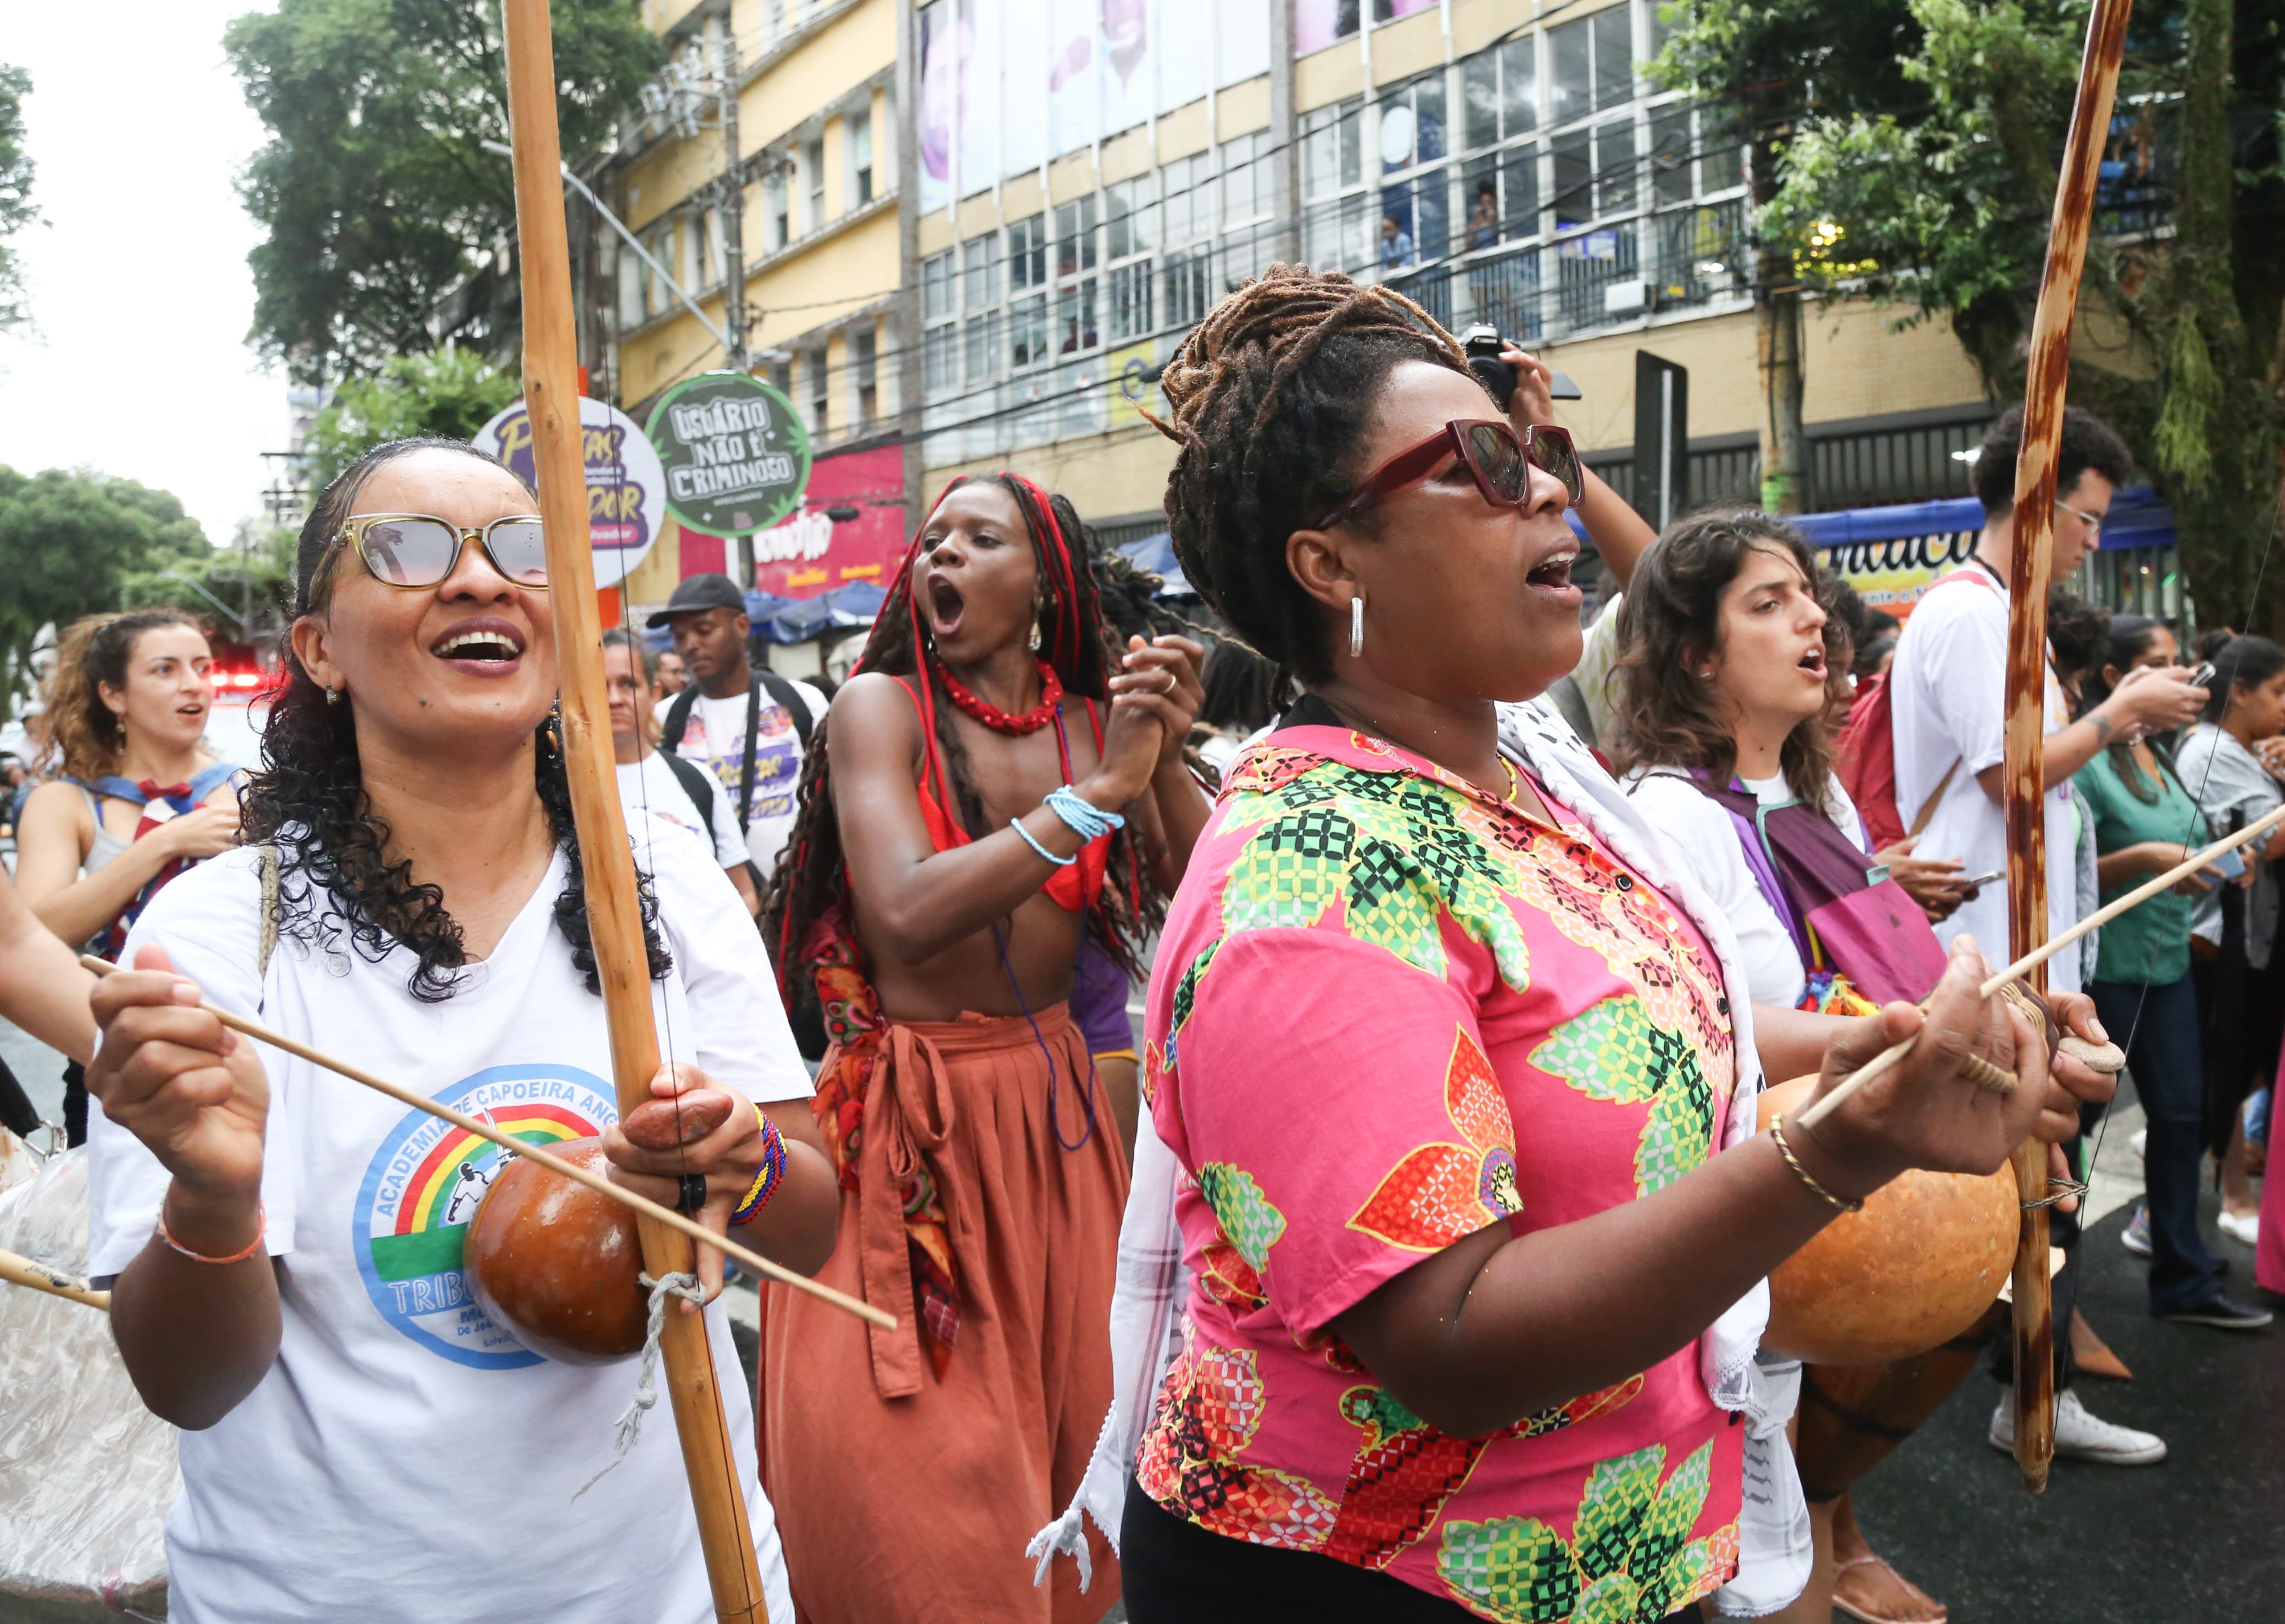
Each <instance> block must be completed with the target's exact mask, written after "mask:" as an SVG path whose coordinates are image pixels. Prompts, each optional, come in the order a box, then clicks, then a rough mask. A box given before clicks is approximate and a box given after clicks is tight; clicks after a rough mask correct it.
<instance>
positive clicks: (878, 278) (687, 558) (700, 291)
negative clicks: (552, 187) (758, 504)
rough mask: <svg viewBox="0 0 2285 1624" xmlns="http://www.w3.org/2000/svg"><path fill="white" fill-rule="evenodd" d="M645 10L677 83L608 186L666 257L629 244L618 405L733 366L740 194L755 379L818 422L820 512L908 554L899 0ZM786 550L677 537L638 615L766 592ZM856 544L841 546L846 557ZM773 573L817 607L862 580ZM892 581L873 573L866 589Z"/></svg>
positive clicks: (621, 304) (615, 368) (670, 533)
mask: <svg viewBox="0 0 2285 1624" xmlns="http://www.w3.org/2000/svg"><path fill="white" fill-rule="evenodd" d="M640 12H641V15H642V18H643V20H644V21H645V22H646V23H647V24H648V25H649V26H650V27H652V28H653V29H654V30H656V32H657V34H658V35H659V36H660V38H661V40H662V42H663V43H664V44H665V46H666V48H667V51H668V55H669V58H670V62H671V66H670V67H669V68H668V70H667V71H666V73H665V74H664V75H661V77H660V79H659V81H658V82H656V84H655V85H654V86H653V87H652V88H651V90H649V91H648V93H647V94H646V96H645V100H644V109H643V116H642V117H641V118H640V122H632V123H631V126H630V128H629V129H628V131H627V133H626V135H625V136H624V138H623V140H622V142H621V145H620V150H619V153H618V154H617V155H616V158H615V159H614V160H613V161H612V163H611V164H610V166H609V170H608V172H607V175H606V177H605V184H604V185H603V186H602V187H601V188H600V189H601V190H602V191H603V192H604V195H605V197H606V199H607V200H609V202H610V204H611V207H612V208H614V209H615V210H616V212H617V213H618V215H619V216H620V218H621V219H622V220H624V222H625V223H626V224H627V226H628V227H629V228H630V229H631V230H632V232H633V234H634V235H635V236H636V237H637V238H638V239H640V241H641V243H642V245H643V247H644V249H645V250H646V251H647V253H648V262H647V261H646V260H645V258H644V256H643V255H639V254H637V253H636V252H634V251H633V249H632V248H631V247H628V246H627V245H625V244H624V243H623V242H620V241H618V240H616V239H612V240H611V242H610V245H609V252H608V254H607V256H606V267H607V271H608V282H607V284H606V285H607V286H613V287H615V296H613V297H611V298H610V299H609V310H607V311H606V312H605V314H606V325H607V328H608V332H609V340H608V343H607V345H606V353H607V356H608V365H607V368H606V372H607V376H606V378H605V379H604V381H603V383H602V386H601V387H602V390H603V392H605V393H607V394H609V396H613V397H614V398H616V401H617V403H618V404H620V406H621V407H622V408H623V409H624V410H625V411H627V412H630V413H631V414H632V416H633V417H634V418H635V419H636V420H638V421H643V420H646V419H647V418H648V413H649V412H650V409H651V407H652V406H653V404H655V403H656V401H657V400H658V398H659V397H660V396H661V395H663V394H664V392H665V391H666V390H668V389H670V388H672V387H673V386H674V385H676V384H677V383H679V382H681V381H684V380H686V379H688V378H692V377H695V376H697V375H698V374H699V373H704V372H708V371H712V370H718V369H720V368H722V367H724V366H725V365H728V364H729V361H730V357H728V356H727V355H726V347H725V344H724V341H723V340H724V337H726V336H728V328H729V325H730V312H729V306H730V303H731V301H730V300H729V298H728V294H729V292H730V286H731V282H730V269H729V268H730V263H731V260H732V254H731V247H732V240H733V238H732V222H731V221H730V219H729V218H728V214H727V210H726V204H727V203H728V202H729V200H730V197H731V190H730V188H731V186H732V185H733V184H734V186H735V197H736V200H737V203H738V205H739V208H738V211H737V212H738V216H739V218H738V220H737V222H736V224H735V242H736V246H737V247H738V249H739V250H740V252H739V255H738V257H739V258H740V260H742V279H741V280H742V288H743V309H742V316H743V324H742V325H743V329H744V331H743V333H742V337H743V341H744V348H745V349H746V352H747V357H748V365H747V370H749V371H750V372H751V373H754V374H755V375H756V376H758V377H760V378H762V379H764V380H766V381H768V382H770V383H773V384H774V385H775V386H776V387H777V388H779V389H781V391H783V393H784V394H785V395H786V396H787V397H788V398H789V400H791V401H792V402H793V403H794V404H795V405H796V407H797V409H798V411H799V412H800V413H801V415H802V418H803V420H804V421H805V424H806V426H807V428H808V430H809V435H810V439H811V446H812V451H813V457H814V458H815V462H814V464H813V475H812V481H811V487H812V493H813V505H814V506H817V507H818V508H819V512H820V514H821V512H822V508H823V506H824V505H825V504H826V503H827V502H828V500H831V501H839V500H841V499H843V498H850V499H852V501H853V502H854V503H855V505H857V506H859V507H860V513H861V514H862V517H861V518H860V521H858V525H859V528H860V529H865V530H882V531H883V532H884V533H886V534H890V535H894V536H897V537H901V535H902V532H903V529H904V519H903V507H902V502H903V485H904V476H903V473H902V468H901V459H902V455H903V453H902V450H901V439H900V437H899V431H898V428H897V424H898V420H899V415H900V413H901V411H902V406H903V401H902V396H901V393H900V379H899V373H898V370H897V364H896V358H895V357H896V351H897V348H898V341H897V338H896V333H897V330H898V326H897V318H896V309H897V304H898V299H899V286H900V285H901V283H902V282H903V280H904V277H903V275H902V270H903V264H904V259H903V255H902V250H901V246H900V235H899V226H900V218H899V200H900V196H901V192H900V188H899V178H900V177H899V141H898V138H897V133H896V132H897V130H898V128H899V119H898V108H897V69H898V62H899V44H898V41H899V28H900V26H901V24H902V21H903V12H902V11H901V8H900V6H899V0H641V6H640ZM733 100H734V108H735V153H734V157H733V153H732V149H731V138H732V137H731V130H730V128H729V122H728V118H727V117H726V114H727V112H728V104H730V103H731V102H732V101H733ZM733 163H734V165H735V181H734V183H733V182H732V181H730V180H728V179H726V177H728V176H729V175H730V174H731V172H732V166H733ZM654 263H655V266H656V269H655V268H654ZM658 271H664V272H665V273H666V274H665V276H661V275H660V274H658ZM669 277H671V279H672V280H673V282H674V283H678V284H679V285H680V287H681V289H682V290H683V292H684V293H686V294H687V295H688V300H689V303H691V304H695V306H696V307H697V310H698V311H700V312H702V313H703V317H704V318H705V319H704V320H703V321H702V320H701V319H700V318H699V316H697V315H694V314H693V313H692V311H691V310H690V309H689V308H688V305H687V304H686V303H685V302H684V300H683V298H682V297H680V296H679V295H678V294H677V293H676V291H675V289H674V287H673V286H670V284H669V282H668V280H667V279H668V278H669ZM804 518H814V520H815V522H816V524H818V525H824V524H827V523H828V521H825V520H824V519H822V518H821V517H820V516H817V515H812V514H809V513H808V512H807V509H806V508H805V511H804V513H803V514H797V521H799V520H801V519H804ZM798 529H799V525H798V523H795V524H790V525H789V527H788V531H787V533H788V534H791V533H793V531H795V530H798ZM778 535H779V533H778V532H763V533H762V534H761V535H760V536H758V537H751V538H742V537H731V538H728V539H727V540H725V539H724V538H720V537H705V536H700V535H697V534H696V533H695V532H691V531H688V530H684V529H682V527H680V526H679V525H674V524H671V523H670V524H669V525H668V527H667V530H666V534H665V535H664V536H663V537H662V538H661V540H660V542H659V544H658V545H657V546H656V548H655V549H654V550H653V552H652V553H651V555H650V557H649V558H648V560H646V561H645V562H644V564H643V565H642V567H641V568H640V569H638V570H636V571H635V572H634V573H633V574H632V576H630V577H629V578H628V583H627V592H628V595H629V598H630V599H631V600H632V601H633V602H634V603H636V604H639V605H640V604H648V603H656V602H659V601H663V600H664V599H665V598H666V597H667V595H668V594H669V593H670V592H671V591H672V590H673V586H674V584H675V582H676V581H678V580H679V579H680V578H681V577H684V576H686V575H690V574H694V573H696V572H697V571H698V570H701V569H723V570H726V571H727V572H728V573H729V574H731V575H732V576H733V577H734V578H735V579H737V580H738V581H739V582H740V583H741V584H742V585H752V584H754V582H755V579H756V565H757V563H758V562H761V563H763V564H764V565H765V566H766V565H767V564H768V563H769V561H771V560H772V559H773V558H780V559H781V558H782V554H783V553H784V552H785V550H786V547H788V546H791V545H793V544H791V543H787V544H785V545H780V543H779V541H778V539H777V537H778ZM847 540H848V531H847V530H840V531H838V532H837V533H836V548H835V551H836V552H840V551H844V550H845V547H844V545H841V544H845V543H846V541H847ZM797 550H798V549H797ZM814 550H815V549H814V548H812V549H809V551H814ZM878 550H879V549H878V548H877V547H876V548H875V549H874V551H875V552H876V553H877V551H878ZM821 562H822V561H821ZM765 573H766V574H769V575H770V576H771V578H772V581H773V584H783V583H785V582H787V581H791V583H792V590H793V591H794V592H797V593H807V592H815V591H819V590H822V589H825V588H827V587H829V586H832V585H836V584H845V582H844V581H842V580H836V579H828V578H827V577H826V575H825V574H824V573H823V571H822V570H821V569H817V568H812V569H791V570H784V569H781V570H777V571H774V572H771V571H768V570H767V569H765ZM878 574H879V561H878V560H877V558H872V559H869V560H868V563H867V564H864V565H859V566H856V567H855V568H854V569H852V571H851V572H850V575H849V578H851V579H858V578H873V577H877V575H878Z"/></svg>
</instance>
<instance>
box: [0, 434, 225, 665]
mask: <svg viewBox="0 0 2285 1624" xmlns="http://www.w3.org/2000/svg"><path fill="white" fill-rule="evenodd" d="M211 552H212V549H211V548H209V547H208V545H207V537H206V532H205V531H204V530H200V528H199V523H198V521H197V520H195V519H192V518H190V517H188V516H187V515H186V514H184V512H183V505H182V504H181V503H180V502H178V501H177V500H176V499H175V498H173V497H172V496H169V494H168V493H167V492H165V491H163V490H151V489H150V488H149V487H148V486H145V485H139V484H137V483H136V482H134V481H133V480H131V479H113V478H111V477H109V476H108V475H102V474H93V473H89V472H87V471H85V470H75V471H72V472H66V471H65V470H63V469H60V468H51V469H49V470H48V471H47V472H46V473H44V474H36V475H27V474H19V473H18V472H16V471H15V470H14V469H13V468H9V467H0V581H5V582H7V584H8V586H7V590H6V591H5V592H0V702H7V703H9V704H10V705H12V704H13V702H14V701H15V700H16V699H17V698H18V697H19V696H20V695H21V694H23V693H24V692H25V691H26V690H27V689H28V687H29V686H30V683H29V680H28V675H27V673H28V671H29V659H30V655H31V652H32V644H33V641H34V639H35V638H36V637H37V636H38V635H39V631H40V628H41V627H42V626H43V625H46V624H49V623H51V622H52V623H54V624H57V625H59V626H60V625H63V624H66V623H67V622H69V621H72V620H75V619H76V618H77V617H78V616H82V615H88V614H93V613H95V612H96V611H98V610H100V609H113V608H119V607H120V605H121V601H122V599H121V585H122V582H123V581H124V579H125V578H126V577H128V576H129V575H130V573H133V572H137V571H149V570H155V569H169V568H178V567H180V565H182V564H183V563H185V562H192V561H201V560H203V559H205V558H206V557H207V556H208V554H209V553H211Z"/></svg>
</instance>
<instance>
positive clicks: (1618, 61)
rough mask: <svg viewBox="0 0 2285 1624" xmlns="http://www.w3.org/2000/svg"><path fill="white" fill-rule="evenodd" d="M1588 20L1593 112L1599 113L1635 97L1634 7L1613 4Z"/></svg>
mask: <svg viewBox="0 0 2285 1624" xmlns="http://www.w3.org/2000/svg"><path fill="white" fill-rule="evenodd" d="M1588 23H1589V24H1590V26H1591V27H1593V28H1594V30H1595V110H1596V111H1597V112H1598V113H1599V112H1601V111H1602V110H1603V109H1604V108H1606V107H1615V106H1618V105H1619V104H1620V103H1621V102H1622V101H1630V100H1632V99H1633V98H1634V93H1635V66H1634V59H1635V35H1634V8H1633V6H1632V5H1614V6H1613V7H1612V8H1611V9H1610V10H1609V11H1607V12H1596V13H1595V14H1594V15H1593V16H1592V17H1590V18H1589V19H1588Z"/></svg>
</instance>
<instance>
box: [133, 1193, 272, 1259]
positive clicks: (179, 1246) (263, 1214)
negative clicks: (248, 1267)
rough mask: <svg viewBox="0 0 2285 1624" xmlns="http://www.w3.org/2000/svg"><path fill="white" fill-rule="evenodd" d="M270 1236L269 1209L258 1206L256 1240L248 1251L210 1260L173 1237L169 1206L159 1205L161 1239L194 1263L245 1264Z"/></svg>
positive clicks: (255, 1211) (256, 1206) (247, 1247)
mask: <svg viewBox="0 0 2285 1624" xmlns="http://www.w3.org/2000/svg"><path fill="white" fill-rule="evenodd" d="M269 1234H270V1213H269V1212H268V1210H267V1209H265V1208H264V1207H263V1206H261V1205H260V1204H256V1205H255V1209H254V1238H253V1239H252V1240H251V1241H249V1242H247V1244H246V1250H245V1251H234V1252H232V1253H231V1254H230V1256H228V1257H227V1258H209V1257H208V1256H207V1255H206V1254H205V1253H204V1252H199V1251H192V1250H191V1249H190V1248H189V1247H187V1246H185V1245H184V1244H183V1243H182V1242H180V1241H178V1240H177V1239H176V1238H175V1237H174V1236H172V1235H170V1234H169V1233H168V1232H167V1204H166V1203H165V1202H163V1201H161V1203H160V1204H159V1238H160V1239H161V1240H162V1241H164V1242H166V1243H167V1244H168V1245H169V1246H170V1247H172V1248H173V1249H174V1250H175V1251H178V1252H180V1253H182V1255H183V1256H185V1258H188V1259H190V1260H191V1261H192V1262H193V1263H212V1264H216V1265H220V1264H224V1263H243V1262H245V1261H246V1260H247V1259H248V1258H250V1257H252V1256H253V1255H254V1254H255V1252H257V1251H261V1250H262V1243H263V1240H264V1239H266V1238H267V1237H268V1236H269Z"/></svg>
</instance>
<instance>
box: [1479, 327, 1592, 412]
mask: <svg viewBox="0 0 2285 1624" xmlns="http://www.w3.org/2000/svg"><path fill="white" fill-rule="evenodd" d="M1460 348H1461V349H1464V350H1465V351H1466V352H1467V356H1468V370H1469V371H1470V372H1472V373H1475V375H1476V377H1477V379H1478V381H1480V382H1481V383H1482V384H1483V386H1484V388H1487V389H1488V390H1490V391H1491V396H1492V398H1493V399H1494V400H1495V401H1497V402H1498V403H1499V409H1500V410H1501V411H1503V412H1504V411H1506V410H1507V408H1508V396H1511V395H1513V394H1514V393H1515V368H1514V367H1512V366H1511V365H1508V363H1506V362H1505V361H1503V360H1501V359H1500V351H1501V350H1503V349H1506V348H1507V341H1506V340H1505V339H1504V338H1502V337H1501V336H1500V330H1499V329H1498V328H1497V327H1495V326H1492V325H1491V324H1489V323H1488V322H1483V323H1479V324H1478V325H1477V326H1472V327H1470V328H1469V329H1468V330H1467V331H1466V332H1464V333H1461V334H1460ZM1548 393H1549V394H1550V395H1551V396H1553V397H1554V398H1555V399H1557V400H1577V399H1579V398H1580V395H1579V386H1578V385H1577V384H1575V383H1574V382H1572V381H1571V380H1570V379H1569V378H1568V377H1567V376H1566V375H1565V374H1564V373H1555V374H1553V376H1552V377H1551V379H1550V380H1549V388H1548Z"/></svg>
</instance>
